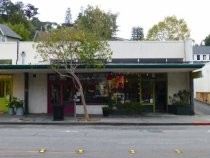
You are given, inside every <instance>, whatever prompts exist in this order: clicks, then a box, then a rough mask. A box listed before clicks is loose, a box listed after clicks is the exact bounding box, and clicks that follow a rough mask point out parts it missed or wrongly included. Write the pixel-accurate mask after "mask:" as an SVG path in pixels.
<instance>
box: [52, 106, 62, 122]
mask: <svg viewBox="0 0 210 158" xmlns="http://www.w3.org/2000/svg"><path fill="white" fill-rule="evenodd" d="M53 120H54V121H62V120H64V109H63V106H53Z"/></svg>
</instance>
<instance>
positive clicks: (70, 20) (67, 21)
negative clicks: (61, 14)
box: [64, 8, 72, 26]
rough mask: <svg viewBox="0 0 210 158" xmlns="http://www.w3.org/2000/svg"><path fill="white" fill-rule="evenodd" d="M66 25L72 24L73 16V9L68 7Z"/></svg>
mask: <svg viewBox="0 0 210 158" xmlns="http://www.w3.org/2000/svg"><path fill="white" fill-rule="evenodd" d="M64 25H65V26H72V16H71V9H70V8H67V10H66V16H65V23H64Z"/></svg>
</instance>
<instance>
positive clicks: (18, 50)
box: [16, 40, 19, 65]
mask: <svg viewBox="0 0 210 158" xmlns="http://www.w3.org/2000/svg"><path fill="white" fill-rule="evenodd" d="M18 58H19V40H17V58H16V65H17V63H18Z"/></svg>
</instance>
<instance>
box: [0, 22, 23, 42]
mask: <svg viewBox="0 0 210 158" xmlns="http://www.w3.org/2000/svg"><path fill="white" fill-rule="evenodd" d="M0 31H1V33H2V35H4V36H7V37H12V38H16V39H21V37H20V36H19V35H18V34H17V33H15V32H14V31H13V30H11V29H10V28H9V27H8V26H6V25H4V24H0Z"/></svg>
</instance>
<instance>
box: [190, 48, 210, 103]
mask: <svg viewBox="0 0 210 158" xmlns="http://www.w3.org/2000/svg"><path fill="white" fill-rule="evenodd" d="M193 56H194V62H196V63H204V64H205V66H204V67H203V68H202V69H200V70H197V72H196V73H197V76H201V77H199V78H195V79H194V92H195V98H196V99H198V100H200V101H203V102H207V103H210V63H209V62H210V46H194V47H193Z"/></svg>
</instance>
